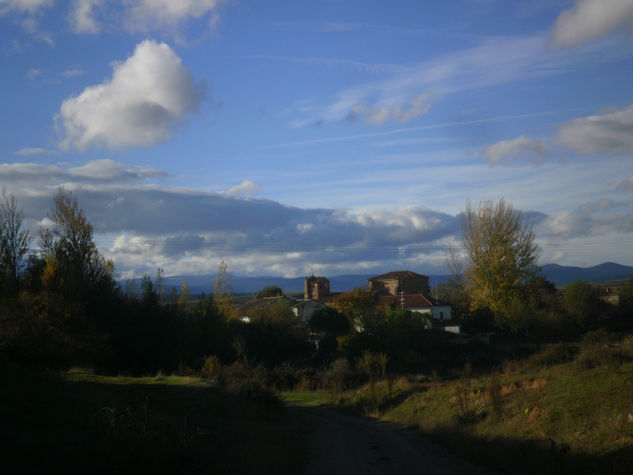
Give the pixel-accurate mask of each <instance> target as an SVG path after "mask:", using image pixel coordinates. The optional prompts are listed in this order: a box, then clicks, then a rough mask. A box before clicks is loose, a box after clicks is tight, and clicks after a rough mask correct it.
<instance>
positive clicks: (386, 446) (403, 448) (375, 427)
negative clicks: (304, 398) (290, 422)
mask: <svg viewBox="0 0 633 475" xmlns="http://www.w3.org/2000/svg"><path fill="white" fill-rule="evenodd" d="M287 406H288V408H289V409H290V410H291V411H293V412H296V413H297V414H298V415H299V416H301V417H302V418H303V419H304V420H306V421H307V422H308V424H309V425H310V428H311V432H310V434H309V435H308V445H309V448H308V464H307V466H306V471H305V473H306V474H307V475H321V474H328V475H335V474H341V475H343V474H345V475H353V474H488V473H491V472H489V471H487V470H484V469H482V468H480V467H476V466H475V465H472V464H471V463H469V462H466V461H464V460H461V459H460V458H458V457H457V456H455V455H453V454H451V453H450V452H448V451H447V450H446V449H444V448H442V447H440V446H438V445H436V444H434V443H432V442H430V441H429V440H428V439H426V438H424V437H422V436H421V435H419V434H417V433H415V432H413V431H410V430H407V429H403V428H401V427H398V426H396V425H393V424H389V423H386V422H378V421H375V420H372V419H365V418H361V417H356V416H352V415H349V414H344V413H342V412H339V411H335V410H332V409H327V408H324V407H309V406H301V405H297V404H288V405H287Z"/></svg>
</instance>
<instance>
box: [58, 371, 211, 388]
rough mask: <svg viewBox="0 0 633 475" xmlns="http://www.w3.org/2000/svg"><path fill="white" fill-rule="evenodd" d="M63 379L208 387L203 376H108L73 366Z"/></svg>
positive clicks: (88, 381)
mask: <svg viewBox="0 0 633 475" xmlns="http://www.w3.org/2000/svg"><path fill="white" fill-rule="evenodd" d="M60 376H61V377H62V379H65V380H67V381H74V382H83V383H103V384H124V385H128V384H143V385H155V384H160V385H166V386H194V387H195V386H197V387H207V386H208V384H207V383H206V382H204V381H203V380H202V379H201V378H196V377H193V376H179V375H175V374H172V375H168V376H164V375H162V374H160V373H159V374H156V375H154V376H143V377H132V376H121V375H119V376H106V375H102V374H95V373H93V372H92V371H91V370H90V369H86V368H71V369H70V370H68V371H65V372H63V373H61V375H60Z"/></svg>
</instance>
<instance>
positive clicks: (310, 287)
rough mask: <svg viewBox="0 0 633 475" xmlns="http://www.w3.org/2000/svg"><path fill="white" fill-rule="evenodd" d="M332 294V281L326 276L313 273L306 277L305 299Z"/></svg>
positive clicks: (315, 298)
mask: <svg viewBox="0 0 633 475" xmlns="http://www.w3.org/2000/svg"><path fill="white" fill-rule="evenodd" d="M328 295H330V281H329V280H327V279H326V278H325V277H317V276H314V275H311V276H310V277H306V278H305V281H304V290H303V298H304V299H314V300H317V299H320V298H323V297H327V296H328Z"/></svg>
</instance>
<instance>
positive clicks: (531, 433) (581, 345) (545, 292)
mask: <svg viewBox="0 0 633 475" xmlns="http://www.w3.org/2000/svg"><path fill="white" fill-rule="evenodd" d="M49 220H50V223H52V224H51V226H50V228H48V229H44V230H42V232H41V233H40V236H39V237H38V238H37V239H35V238H34V237H33V236H30V235H29V233H28V232H26V231H24V230H23V229H22V216H21V213H20V211H19V209H18V204H17V203H16V201H15V199H13V198H12V197H5V198H4V199H2V201H1V202H0V377H2V378H3V380H4V381H5V382H6V383H5V384H4V385H3V386H2V389H0V411H1V412H0V416H2V417H4V420H6V421H8V423H7V424H3V425H2V426H1V428H0V438H1V439H2V443H3V447H5V448H7V450H8V451H9V453H10V454H12V455H11V456H12V458H11V462H12V463H16V464H22V465H17V466H18V467H19V466H22V468H23V470H20V471H24V472H42V471H51V470H52V471H59V470H66V471H75V472H81V471H90V472H94V471H99V470H101V471H104V472H106V471H107V472H112V471H119V470H120V469H121V467H125V470H126V471H133V472H136V471H140V472H155V471H169V472H176V471H178V472H200V471H202V472H207V471H209V472H214V471H215V472H222V473H227V472H229V473H246V472H248V473H252V472H257V473H267V472H273V473H274V472H296V471H297V467H300V466H301V464H302V463H303V460H304V456H305V447H304V442H305V439H304V437H302V436H301V434H305V433H306V430H305V427H303V426H302V424H301V422H300V421H297V420H294V419H293V418H292V417H290V416H289V415H288V414H287V413H286V412H285V411H284V410H283V407H282V406H281V405H280V398H283V399H285V400H287V401H292V402H294V403H318V402H319V403H320V402H324V401H328V402H329V404H331V405H335V406H337V407H339V408H341V409H344V410H347V411H352V412H355V413H357V414H362V415H369V416H372V417H379V418H384V419H386V420H392V421H396V422H398V423H400V424H403V425H406V426H410V427H413V428H415V429H416V430H419V431H421V432H422V433H424V434H427V435H429V436H430V437H432V438H434V439H435V440H437V441H440V442H442V443H444V444H446V445H448V446H449V447H451V448H452V449H453V450H456V451H457V452H459V453H461V454H463V455H465V456H468V457H469V458H472V459H475V460H476V461H478V462H479V463H481V464H484V465H487V466H490V467H493V468H495V469H501V470H508V471H511V472H515V471H525V472H531V471H536V470H537V469H538V470H540V469H543V470H545V471H547V470H549V471H550V472H554V471H560V470H564V471H572V470H574V471H578V470H580V471H586V472H587V471H588V472H604V473H623V472H625V471H626V469H625V467H629V466H632V465H633V460H632V459H631V451H632V448H633V434H632V431H633V406H632V405H631V401H632V400H633V397H632V396H633V337H632V336H631V334H632V332H633V297H632V296H633V279H631V280H630V281H629V282H628V283H627V285H626V286H624V288H623V289H622V290H621V292H620V295H619V297H620V299H619V305H617V306H616V305H613V304H612V303H609V302H606V301H604V300H603V299H602V296H601V294H600V292H599V291H597V290H596V289H595V288H594V287H592V286H591V285H589V284H586V283H583V282H577V283H574V284H572V285H570V286H569V287H567V288H565V289H557V288H556V287H555V286H554V285H553V284H552V283H550V282H548V281H546V280H545V279H544V278H543V277H542V276H540V275H539V274H538V269H537V268H536V266H535V262H536V257H537V252H538V250H537V248H536V246H535V245H534V234H533V233H532V231H531V228H530V227H529V224H528V223H527V222H526V221H525V220H524V218H523V217H522V215H521V214H520V213H519V212H518V211H516V210H514V208H512V207H511V206H510V205H508V204H506V203H505V202H503V201H501V202H499V203H492V202H484V203H481V204H479V205H477V206H475V205H470V204H468V205H467V209H466V211H465V213H464V222H463V234H464V249H466V255H465V256H459V254H458V253H457V252H456V251H455V252H451V253H450V255H449V258H448V264H449V267H450V268H451V270H452V273H453V277H452V278H451V279H450V280H449V281H448V282H447V283H445V284H443V285H441V286H439V288H438V289H437V293H438V296H439V298H440V299H441V300H445V301H447V302H449V303H450V305H451V307H452V308H453V315H454V317H455V319H457V320H458V322H459V324H460V326H461V328H462V332H463V334H462V335H455V334H451V333H447V332H444V331H441V330H440V329H439V328H438V327H437V326H436V324H437V321H435V320H433V319H432V318H431V317H428V316H424V315H421V314H418V313H414V312H410V311H407V310H405V309H402V308H397V307H380V306H378V304H377V302H378V298H377V296H376V295H374V294H372V292H370V291H369V290H368V289H367V288H358V289H355V290H353V291H351V292H346V293H343V294H341V295H340V296H338V297H337V298H336V299H335V300H334V302H332V305H330V306H328V307H325V308H322V309H320V310H317V311H315V312H314V313H313V314H312V315H311V317H310V318H309V319H308V321H302V320H301V319H300V318H298V317H297V316H295V315H294V313H293V312H292V309H291V308H290V307H289V306H288V305H287V304H286V303H284V302H283V300H284V299H271V298H269V297H274V296H278V295H279V294H280V289H278V288H276V287H268V288H265V289H262V291H261V292H260V293H259V294H258V299H259V300H261V301H262V302H263V305H260V306H255V307H253V309H252V311H250V312H249V315H248V319H241V318H239V317H238V311H237V308H236V304H235V300H234V298H233V295H232V292H231V288H230V275H229V273H228V266H227V264H226V263H224V262H223V261H222V262H221V263H220V265H219V268H218V273H217V278H216V281H215V284H214V288H213V292H212V293H210V294H209V295H202V296H199V297H197V298H196V300H192V299H191V295H190V289H189V286H188V284H187V282H186V281H185V282H183V284H182V286H181V288H180V291H178V290H172V291H171V292H169V293H167V291H166V289H165V288H164V285H163V280H164V277H163V271H162V269H160V268H159V269H157V272H156V276H155V277H152V276H149V275H145V276H144V277H143V279H142V281H141V283H140V286H139V285H137V284H135V283H134V282H133V281H130V282H129V283H128V284H126V285H120V284H119V283H117V281H116V279H115V276H116V269H115V268H114V265H113V263H111V262H108V261H106V260H105V259H104V258H103V256H102V255H101V254H100V253H99V251H98V249H97V247H96V245H95V243H94V241H93V228H92V226H91V224H90V223H89V221H88V219H87V217H86V215H85V213H84V212H83V210H82V209H81V208H80V207H79V204H78V202H77V199H76V197H75V196H74V195H73V194H72V193H71V192H69V191H66V190H64V189H63V188H60V189H59V190H58V191H57V193H56V195H55V196H54V197H53V201H52V207H51V211H50V213H49ZM35 242H37V246H36V247H37V248H38V251H37V252H33V251H32V248H33V247H34V246H33V244H34V243H35ZM315 340H318V342H319V343H318V346H315V345H314V344H313V343H311V342H312V341H315ZM148 375H152V376H148ZM16 428H17V429H16ZM207 449H208V450H207ZM32 453H38V454H42V456H41V457H38V458H34V457H30V456H29V454H32ZM238 459H239V460H238ZM91 463H92V465H90V464H91ZM43 464H49V465H48V466H45V465H43ZM48 467H50V468H51V470H47V468H48ZM95 467H97V468H95ZM100 467H103V468H100ZM129 467H132V469H129ZM137 469H138V470H137Z"/></svg>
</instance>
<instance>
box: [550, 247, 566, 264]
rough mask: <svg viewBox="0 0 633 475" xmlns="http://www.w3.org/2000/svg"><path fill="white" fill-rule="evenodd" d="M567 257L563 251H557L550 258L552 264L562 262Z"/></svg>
mask: <svg viewBox="0 0 633 475" xmlns="http://www.w3.org/2000/svg"><path fill="white" fill-rule="evenodd" d="M565 257H567V253H566V252H565V251H563V250H561V249H556V250H555V251H554V252H552V255H551V256H550V258H549V261H550V262H560V261H562V260H563V259H565Z"/></svg>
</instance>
